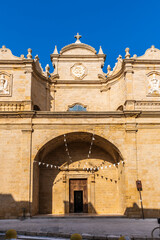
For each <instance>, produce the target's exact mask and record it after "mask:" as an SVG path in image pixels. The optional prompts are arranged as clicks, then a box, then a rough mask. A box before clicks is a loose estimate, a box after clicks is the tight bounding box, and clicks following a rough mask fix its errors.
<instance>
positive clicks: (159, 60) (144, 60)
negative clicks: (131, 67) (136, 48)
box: [134, 59, 160, 64]
mask: <svg viewBox="0 0 160 240" xmlns="http://www.w3.org/2000/svg"><path fill="white" fill-rule="evenodd" d="M139 63H142V64H143V63H145V64H146V63H148V64H150V63H152V64H153V63H156V64H157V63H159V64H160V59H134V64H139Z"/></svg>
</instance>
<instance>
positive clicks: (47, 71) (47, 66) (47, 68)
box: [45, 64, 50, 77]
mask: <svg viewBox="0 0 160 240" xmlns="http://www.w3.org/2000/svg"><path fill="white" fill-rule="evenodd" d="M49 69H50V67H49V64H47V65H46V67H45V70H46V75H47V77H48V76H49V75H50V74H49Z"/></svg>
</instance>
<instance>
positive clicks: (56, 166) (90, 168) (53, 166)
mask: <svg viewBox="0 0 160 240" xmlns="http://www.w3.org/2000/svg"><path fill="white" fill-rule="evenodd" d="M63 136H64V146H65V151H66V153H67V156H68V160H69V161H68V166H69V164H70V163H72V162H73V161H72V157H71V155H70V152H69V149H68V143H67V138H66V135H65V134H64V135H63ZM94 141H95V135H94V133H93V134H92V138H91V143H90V147H89V151H88V155H87V159H89V158H90V156H91V153H92V148H93V144H94ZM34 162H35V163H38V165H39V166H40V165H41V166H46V167H47V168H48V167H50V168H55V169H59V170H63V168H62V167H61V166H58V165H54V164H49V163H45V162H39V161H34ZM121 162H122V164H123V166H124V161H121ZM104 164H105V161H104V162H103V163H101V164H99V165H98V166H97V165H96V166H92V167H89V166H86V165H87V162H85V164H84V167H83V170H84V171H98V170H99V169H101V170H105V169H107V168H111V167H117V166H118V165H119V164H120V162H118V163H114V164H110V165H108V166H107V165H104ZM103 165H104V166H103ZM61 168H62V169H61ZM65 168H67V166H66V167H65ZM76 169H77V168H76ZM76 169H75V170H76Z"/></svg>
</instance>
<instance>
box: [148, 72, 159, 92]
mask: <svg viewBox="0 0 160 240" xmlns="http://www.w3.org/2000/svg"><path fill="white" fill-rule="evenodd" d="M149 85H150V90H149V92H148V93H149V94H152V93H159V94H160V81H159V80H158V79H157V78H156V75H155V74H153V78H152V79H150V81H149Z"/></svg>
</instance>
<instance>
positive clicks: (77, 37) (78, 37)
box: [74, 33, 82, 43]
mask: <svg viewBox="0 0 160 240" xmlns="http://www.w3.org/2000/svg"><path fill="white" fill-rule="evenodd" d="M74 37H75V38H76V39H77V41H76V43H81V41H80V40H79V39H80V38H81V37H82V36H81V35H79V33H77V35H75V36H74Z"/></svg>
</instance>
